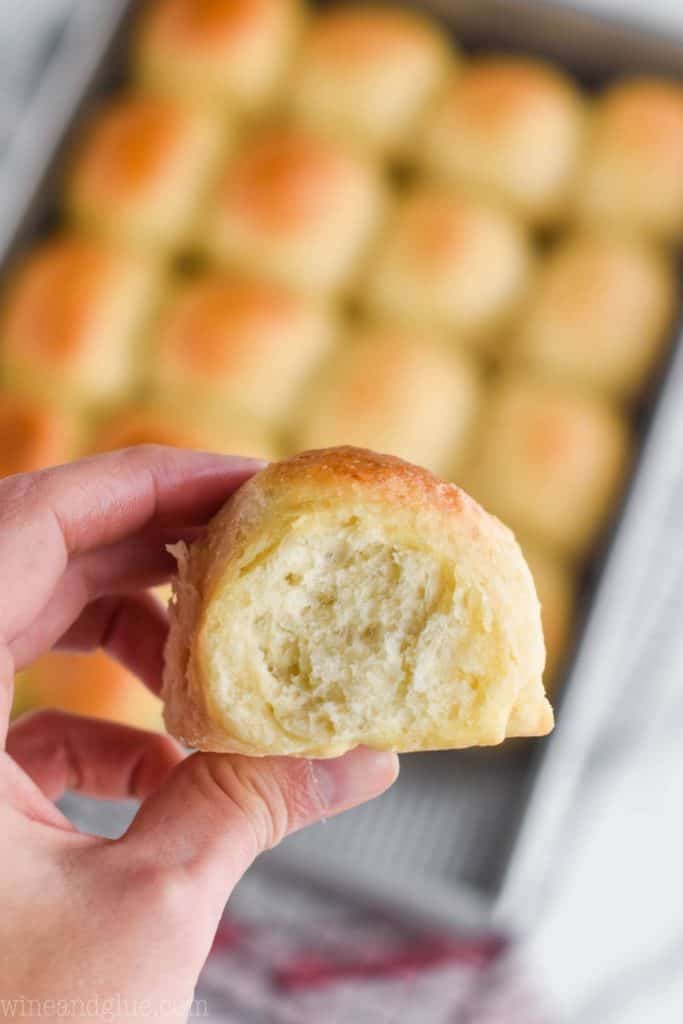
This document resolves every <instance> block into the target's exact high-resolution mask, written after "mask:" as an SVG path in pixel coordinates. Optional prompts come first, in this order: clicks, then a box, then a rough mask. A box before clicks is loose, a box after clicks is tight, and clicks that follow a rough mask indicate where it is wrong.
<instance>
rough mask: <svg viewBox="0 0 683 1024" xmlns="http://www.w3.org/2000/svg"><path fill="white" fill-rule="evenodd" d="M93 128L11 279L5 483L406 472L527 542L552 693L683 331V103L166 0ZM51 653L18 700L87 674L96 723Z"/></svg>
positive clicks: (290, 14) (388, 22) (522, 61)
mask: <svg viewBox="0 0 683 1024" xmlns="http://www.w3.org/2000/svg"><path fill="white" fill-rule="evenodd" d="M79 129H80V130H79V132H78V133H77V138H76V139H75V141H74V143H73V144H72V145H71V147H70V148H69V152H68V154H67V157H66V159H65V161H64V166H63V170H62V188H61V192H60V195H61V197H62V199H61V208H60V217H59V227H58V230H57V231H56V232H55V233H54V234H53V235H52V236H51V237H49V238H47V239H44V240H42V241H40V242H39V243H38V244H37V245H36V246H35V247H34V248H33V249H32V250H31V251H29V252H28V253H24V254H23V255H22V256H21V257H20V258H19V259H18V260H17V262H16V264H15V266H14V267H13V268H12V269H11V271H10V273H9V274H8V276H7V278H6V281H5V283H4V289H3V298H2V306H1V308H0V387H1V388H2V393H1V396H0V475H7V474H10V473H14V472H20V471H24V470H31V469H35V468H39V467H42V466H45V465H50V464H53V463H58V462H63V461H65V460H68V459H70V458H73V457H77V456H80V455H83V454H89V453H93V452H102V451H107V450H111V449H114V448H119V447H125V446H128V445H131V444H136V443H146V442H153V443H163V444H172V445H180V446H188V447H194V448H205V449H211V450H216V451H222V452H237V453H242V454H253V455H258V456H262V457H265V458H269V459H270V458H277V457H279V456H281V455H285V454H288V453H291V452H292V451H295V450H299V449H304V448H311V447H324V446H326V445H330V444H339V443H347V444H358V445H361V446H367V447H371V448H375V449H378V450H381V451H387V452H391V453H394V454H397V455H400V456H403V457H405V458H407V459H409V460H411V461H414V462H417V463H419V464H422V465H425V466H427V467H429V468H430V469H433V470H434V471H435V472H436V473H438V474H439V475H442V476H444V477H445V478H447V479H452V480H455V481H456V482H458V483H460V484H462V485H463V486H464V487H465V488H466V489H467V490H469V491H470V492H471V493H473V494H474V496H475V497H477V498H478V499H480V500H481V501H482V503H483V504H484V505H485V506H486V507H487V508H488V509H489V510H490V511H492V512H494V513H496V514H497V515H499V516H500V518H502V519H503V520H504V521H505V522H507V523H508V524H509V525H510V526H511V527H512V528H513V529H514V530H515V532H516V534H517V535H518V538H519V539H520V542H521V543H522V546H523V547H524V550H525V553H526V555H527V557H528V560H529V562H530V564H531V567H532V571H533V573H534V577H535V579H536V584H537V589H538V591H539V596H540V598H541V603H542V606H543V616H544V628H545V633H546V644H547V647H548V656H549V663H548V675H549V678H550V677H551V676H552V675H554V674H556V673H557V672H558V670H559V666H560V664H561V662H562V659H563V657H564V654H565V652H566V649H567V645H568V642H569V638H570V634H571V622H572V618H573V607H574V604H575V594H576V589H577V584H578V581H579V579H580V577H581V573H582V571H583V568H584V566H585V565H586V563H587V561H588V559H589V558H590V556H591V555H592V553H593V552H594V551H595V549H596V544H597V543H598V542H599V540H600V537H601V534H602V533H603V532H604V529H605V525H606V524H607V523H608V521H609V518H610V515H611V513H612V512H613V509H614V507H615V503H616V501H617V500H618V497H619V494H620V492H621V489H622V487H623V483H624V481H625V478H626V475H627V473H628V467H629V463H630V459H631V451H632V422H633V413H634V411H637V410H638V407H639V404H640V402H641V400H642V398H643V396H644V395H645V393H646V390H647V388H648V385H649V383H650V380H651V378H652V376H653V374H654V373H655V372H656V370H657V367H658V366H659V364H660V363H661V360H662V358H663V355H664V353H665V348H666V345H667V342H668V341H670V340H671V336H672V327H673V320H674V317H675V311H676V305H677V300H678V287H677V284H678V282H677V268H676V257H675V250H676V246H677V245H678V244H679V243H680V242H681V241H682V240H683V86H682V85H681V84H677V83H675V82H673V81H665V80H663V79H661V80H660V79H654V78H645V77H642V78H632V79H628V80H622V81H618V82H615V83H612V84H610V85H609V86H608V87H606V88H605V89H604V90H603V91H601V92H600V93H597V94H591V95H588V94H586V93H584V92H583V91H582V90H581V89H580V88H579V87H578V85H577V84H576V83H575V82H573V81H572V80H571V79H570V78H569V77H568V76H567V75H566V74H564V72H562V71H561V70H559V69H558V68H555V67H553V66H551V65H549V64H547V63H545V62H544V61H541V60H538V59H536V58H531V57H524V56H520V55H509V54H508V55H502V54H476V55H470V56H465V55H464V54H463V53H462V52H461V51H460V49H459V47H458V46H457V45H456V44H455V43H454V41H453V39H452V37H451V36H450V35H447V34H445V33H444V31H442V29H441V28H440V27H439V26H438V25H437V24H436V23H433V22H431V21H430V20H429V19H427V18H426V17H423V16H422V15H417V14H415V13H413V12H411V11H409V10H407V9H405V8H398V7H377V6H375V7H368V6H356V5H354V6H351V5H343V6H335V7H330V8H325V9H321V11H320V12H318V13H313V12H311V11H306V10H304V9H303V8H302V7H301V6H300V5H299V4H298V3H296V2H294V0H154V2H152V3H150V4H145V5H144V8H143V12H142V16H141V17H140V18H139V19H138V21H137V23H136V25H135V26H134V28H133V33H132V47H131V74H130V80H129V83H128V85H127V86H126V88H125V90H123V91H122V92H121V93H120V94H118V95H116V96H114V97H110V98H109V99H108V100H107V101H106V103H105V104H103V105H101V106H99V107H98V108H97V109H95V110H92V111H90V112H89V114H88V116H87V117H86V118H85V121H84V123H83V124H82V125H80V126H79ZM94 657H96V658H101V656H99V655H97V656H94ZM58 660H59V659H58ZM54 661H55V658H54V656H53V657H52V658H50V657H48V659H47V660H44V661H43V662H42V663H40V664H39V665H38V666H35V667H34V668H33V669H31V670H30V671H29V672H28V673H27V675H26V680H27V682H26V683H25V684H24V688H23V690H21V689H20V698H21V699H20V704H21V703H22V702H23V704H24V705H27V704H36V703H41V702H43V699H44V697H43V696H41V695H42V694H43V691H45V692H46V693H48V696H47V698H45V699H47V700H50V699H51V700H52V701H53V702H54V700H55V693H56V690H55V683H54V680H55V679H56V678H63V679H64V686H63V690H64V694H66V693H67V691H69V693H72V691H73V693H72V696H71V697H68V698H67V696H64V697H63V704H64V706H69V707H71V706H72V705H73V704H74V701H75V703H76V706H77V709H79V710H80V709H81V708H80V706H79V705H78V701H77V700H76V697H77V696H78V694H79V693H81V692H82V690H83V680H82V677H83V671H82V669H81V668H80V667H79V666H80V665H81V662H80V661H79V660H78V659H76V660H75V661H74V660H73V659H62V660H59V665H58V666H55V664H54ZM65 666H67V667H65ZM69 666H70V667H69ZM98 671H101V672H104V671H105V668H104V667H103V666H100V668H99V669H98ZM117 671H118V669H116V668H115V667H113V666H111V665H108V666H107V668H106V672H107V673H109V675H111V674H112V673H113V672H117ZM119 674H120V675H121V677H122V678H123V676H122V670H121V672H120V673H119ZM46 680H51V682H46ZM74 680H81V681H80V682H78V683H77V682H74ZM67 683H68V685H67ZM129 685H130V686H132V684H130V683H129V682H128V681H127V682H126V685H125V686H124V687H123V690H122V692H123V691H126V692H127V690H126V687H127V686H129ZM121 686H123V683H121ZM107 692H108V693H109V694H116V693H118V692H119V691H118V689H117V686H115V685H114V684H113V683H112V684H111V685H110V686H109V687H108V689H107ZM131 692H132V691H131ZM22 693H23V697H22V696H21V694H22ZM135 693H136V696H135V700H133V701H132V703H131V704H130V706H128V704H127V702H126V700H123V702H122V708H123V711H122V715H123V717H128V718H131V717H132V718H133V719H135V720H143V719H144V721H145V722H147V721H148V716H149V715H151V716H152V718H156V717H158V708H157V706H156V704H153V703H149V701H151V698H146V697H145V701H147V703H144V702H143V703H144V709H143V703H141V701H142V698H141V697H140V695H139V693H137V690H135ZM50 694H51V697H50ZM74 695H75V696H74ZM103 699H104V698H103ZM109 703H111V701H110V702H109ZM133 708H137V710H135V711H134V710H132V709H133ZM87 710H92V708H90V707H88V708H87ZM102 713H105V714H107V715H110V716H113V717H117V716H118V712H117V711H116V708H112V707H110V706H109V704H107V706H106V708H105V709H104V710H103V711H102Z"/></svg>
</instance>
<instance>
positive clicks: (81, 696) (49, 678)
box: [13, 651, 163, 730]
mask: <svg viewBox="0 0 683 1024" xmlns="http://www.w3.org/2000/svg"><path fill="white" fill-rule="evenodd" d="M37 708H57V709H58V710H60V711H68V712H71V713H72V714H75V715H89V716H90V717H92V718H106V719H108V720H109V721H112V722H121V723H123V724H124V725H132V726H135V727H137V728H140V729H159V730H162V729H163V723H162V721H161V701H160V700H159V698H158V697H156V696H155V695H154V694H153V693H152V692H151V691H150V690H148V689H147V687H146V686H144V685H143V684H142V683H141V682H140V680H139V679H137V678H136V677H135V676H134V675H133V674H132V673H130V672H128V671H126V669H125V668H123V667H122V666H121V665H119V664H118V662H116V661H114V660H113V659H112V658H109V657H107V655H106V654H104V653H103V652H102V651H93V652H91V653H88V654H66V653H62V652H59V653H52V654H45V655H43V657H42V658H39V659H38V661H36V662H34V663H33V664H32V665H31V666H30V667H29V668H27V669H26V670H25V671H24V672H22V673H21V674H20V675H18V676H17V679H16V686H15V700H14V706H13V713H14V714H15V715H16V714H21V713H22V712H24V711H32V710H35V709H37Z"/></svg>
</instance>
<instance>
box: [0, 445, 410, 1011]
mask: <svg viewBox="0 0 683 1024" xmlns="http://www.w3.org/2000/svg"><path fill="white" fill-rule="evenodd" d="M258 468H259V465H258V463H254V462H251V461H249V460H245V459H237V458H225V457H219V456H213V455H205V454H201V453H193V452H183V451H178V450H173V449H164V448H154V447H141V448H136V449H129V450H127V451H123V452H115V453H113V454H111V455H105V456H102V457H98V458H93V459H87V460H85V461H83V462H80V463H75V464H73V465H71V466H65V467H60V468H57V469H54V470H48V471H46V472H43V473H36V474H30V475H25V476H17V477H12V478H9V479H7V480H5V481H2V482H0V579H2V588H1V589H0V746H2V747H4V746H5V739H6V750H4V749H2V750H0V866H1V868H0V908H1V911H0V1001H1V1000H2V999H4V1000H11V999H15V1000H18V1001H19V1002H18V1003H17V1004H15V1006H21V1005H22V1004H21V1000H24V1003H23V1005H24V1015H27V1014H26V1006H27V1005H28V1002H27V1001H28V1000H39V1001H42V1002H41V1009H40V1015H41V1017H42V1018H43V1019H50V1017H51V1016H54V1017H55V1019H63V1017H64V1015H65V1013H64V1007H66V1008H67V1009H68V1010H69V1012H70V1013H71V1014H72V1015H74V1014H75V1013H76V1012H77V1011H78V1009H79V1008H81V1009H83V1008H84V1007H85V1008H86V1010H85V1015H86V1016H87V1017H88V1019H92V1018H94V1017H96V1016H97V1012H96V1011H99V1013H100V1015H101V1016H104V1017H105V1019H107V1020H129V1019H132V1018H133V1017H134V1016H135V1015H136V1014H137V1015H140V1013H141V1011H140V1006H142V1005H144V1007H150V1008H151V1009H150V1010H149V1013H150V1015H152V1014H155V1013H156V1014H157V1015H158V1016H161V1017H162V1018H163V1017H171V1016H172V1015H174V1014H175V1016H177V1015H178V1012H180V1011H181V1008H182V1007H183V1005H185V1006H188V1005H189V1001H190V1000H191V998H192V993H193V991H194V987H195V984H196V981H197V977H198V975H199V971H200V969H201V967H202V964H203V963H204V960H205V958H206V956H207V954H208V952H209V949H210V947H211V943H212V940H213V936H214V933H215V930H216V928H217V925H218V922H219V919H220V915H221V912H222V910H223V907H224V904H225V901H226V899H227V898H228V896H229V895H230V892H231V890H232V888H233V886H234V885H235V883H236V882H237V880H238V879H239V878H240V876H241V875H242V874H243V872H244V871H245V870H246V868H247V867H248V866H249V865H250V864H251V862H252V861H253V860H254V858H255V857H256V856H257V854H259V853H260V852H261V851H263V850H265V849H267V848H268V847H271V846H273V845H274V844H275V843H277V842H279V841H280V839H282V837H283V836H284V835H286V834H287V833H288V832H291V831H292V830H294V829H298V828H300V827H301V826H303V825H307V824H309V823H310V822H313V821H316V820H317V819H319V818H321V817H323V816H328V815H331V814H335V813H337V812H338V811H341V810H344V809H345V808H348V807H351V806H352V805H354V804H357V803H360V802H361V801H363V800H366V799H368V798H370V797H372V796H374V795H376V794H378V793H380V792H382V791H383V790H384V789H385V788H386V787H387V786H389V785H390V783H391V782H392V781H393V780H394V778H395V776H396V773H397V761H396V758H395V757H394V756H393V755H389V754H376V753H372V752H371V751H368V750H362V749H359V750H357V751H354V752H352V753H351V754H347V755H346V756H344V757H342V758H339V759H337V760H333V761H327V762H324V761H321V762H315V763H314V762H310V761H306V760H297V759H286V758H265V759H256V758H253V759H252V758H246V757H237V756H235V757H233V756H229V755H225V754H195V755H193V756H191V757H188V758H185V757H184V754H183V752H182V750H181V749H180V748H179V746H178V745H177V744H176V743H175V742H174V741H172V740H171V739H170V738H169V737H167V736H161V735H155V734H151V733H145V732H141V731H139V730H136V729H130V728H127V727H123V726H120V725H114V724H111V723H107V722H101V721H90V720H87V719H83V718H78V717H76V716H72V715H65V714H59V713H57V712H52V711H43V712H38V713H36V714H33V715H28V716H25V717H24V718H23V719H20V720H19V721H18V722H17V723H16V724H15V725H14V726H13V727H12V728H11V729H10V730H9V733H8V732H7V725H8V719H9V710H10V705H11V691H12V682H13V676H14V672H15V670H17V669H20V668H21V667H22V666H24V665H25V664H27V663H28V662H30V661H31V660H32V659H33V658H35V657H36V656H37V655H38V654H40V653H41V652H42V651H43V650H45V649H47V648H50V647H52V646H55V645H56V646H59V647H69V648H71V649H74V648H75V649H92V648H96V647H98V646H101V647H103V648H105V649H106V650H107V651H109V653H110V654H111V655H113V656H114V657H115V658H117V659H118V660H120V661H121V662H123V663H125V664H126V665H127V666H128V667H129V668H131V669H132V670H134V671H135V672H137V673H138V675H139V676H140V677H141V678H142V679H143V680H144V681H145V682H146V683H147V685H149V686H150V687H152V688H153V689H155V690H157V691H158V689H159V686H160V682H161V671H162V654H163V644H164V639H165V634H166V628H167V626H166V619H165V614H164V612H163V610H162V609H161V607H160V606H158V605H157V604H156V603H155V602H154V601H153V599H152V598H150V597H149V596H148V595H147V594H146V593H145V592H144V588H147V587H149V586H151V585H153V584H156V583H159V582H162V581H163V580H165V579H167V578H168V577H169V576H170V575H171V573H172V571H173V563H172V559H171V558H170V557H169V555H168V554H167V553H166V550H165V544H166V543H168V542H170V541H174V540H178V539H179V538H181V537H183V538H186V539H187V538H191V537H192V536H194V535H195V534H196V533H197V532H198V530H200V529H201V527H202V526H203V524H204V523H205V522H206V520H207V519H208V517H209V516H210V515H212V514H213V512H215V511H216V509H217V508H218V507H219V506H220V505H221V504H222V503H223V501H225V499H226V498H227V497H228V495H229V494H230V493H231V491H234V490H235V489H236V488H237V487H238V486H239V485H240V484H241V483H242V482H243V481H244V480H245V479H246V478H247V477H248V476H250V475H251V474H252V473H253V472H254V471H255V470H256V469H258ZM67 788H69V789H72V790H78V791H80V792H82V793H88V794H92V795H97V796H102V797H111V798H114V797H129V796H132V797H137V798H139V799H141V800H142V801H143V802H142V806H141V808H140V810H139V812H138V814H137V816H136V818H135V820H134V822H133V823H132V825H131V827H130V828H129V830H128V832H127V833H126V834H125V835H124V836H123V837H122V838H121V839H119V840H116V841H111V840H104V839H100V838H97V837H94V836H88V835H83V834H81V833H79V832H77V831H76V830H75V829H74V828H73V827H72V826H71V825H70V824H69V822H68V821H67V820H66V819H65V818H64V816H63V815H62V814H61V813H60V812H59V811H58V810H57V808H56V807H55V806H54V805H53V803H52V800H54V799H55V798H56V797H58V796H59V795H60V794H61V793H62V792H63V791H64V790H65V789H67ZM49 1000H53V1001H55V1002H54V1003H52V1004H51V1003H50V1002H49ZM59 1000H62V1001H63V1002H62V1003H61V1004H58V1003H57V1002H56V1001H59ZM32 1005H33V1006H34V1007H35V1005H36V1004H35V1003H34V1004H32ZM10 1012H11V1011H10ZM14 1012H15V1013H16V1015H17V1016H18V1015H19V1010H18V1009H15V1011H14ZM33 1012H34V1013H35V1010H34V1011H33ZM4 1013H5V1015H7V1016H9V1013H8V1012H7V1004H6V1006H5V1011H4ZM2 1015H3V1008H2V1004H1V1002H0V1016H2Z"/></svg>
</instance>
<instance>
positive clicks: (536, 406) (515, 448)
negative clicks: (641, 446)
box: [467, 374, 629, 556]
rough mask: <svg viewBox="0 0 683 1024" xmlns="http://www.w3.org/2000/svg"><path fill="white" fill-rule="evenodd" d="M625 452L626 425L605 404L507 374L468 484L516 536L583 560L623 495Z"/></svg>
mask: <svg viewBox="0 0 683 1024" xmlns="http://www.w3.org/2000/svg"><path fill="white" fill-rule="evenodd" d="M628 452H629V433H628V430H627V427H626V423H625V421H624V420H623V419H622V418H621V417H620V416H619V415H618V414H617V413H616V412H615V411H613V410H612V409H611V408H610V406H608V405H607V404H606V403H603V402H601V401H599V400H598V399H595V398H592V397H590V396H586V395H580V394H572V393H571V392H569V391H567V390H564V389H563V388H560V387H556V386H553V385H551V384H550V383H549V382H548V381H545V380H533V379H531V378H527V377H524V376H522V375H518V374H508V375H506V376H504V377H503V378H502V379H501V380H500V382H499V383H498V385H497V387H496V389H495V391H494V394H493V396H492V398H491V399H490V401H489V406H488V410H487V416H486V422H485V424H484V428H483V436H482V438H481V439H480V446H479V447H478V450H476V455H475V463H474V467H473V469H472V470H471V474H470V476H469V477H468V479H467V483H468V485H469V487H470V489H471V490H472V493H473V494H474V495H475V496H476V498H477V500H478V501H481V502H483V503H484V504H485V505H486V507H487V508H490V509H491V511H492V512H493V513H494V514H495V515H498V516H500V517H501V518H502V519H503V520H504V521H505V522H506V523H508V524H509V525H510V526H511V527H512V528H513V530H519V531H521V532H522V533H524V534H525V535H527V536H529V537H531V539H532V540H536V541H538V542H540V543H543V544H545V545H547V546H548V547H550V548H551V549H555V550H557V551H559V552H562V553H564V554H568V555H572V556H581V555H584V554H586V553H587V551H588V550H589V548H590V546H591V545H592V543H593V542H594V541H595V539H596V537H597V535H598V534H599V532H600V529H601V527H602V526H603V525H604V523H605V521H606V519H607V516H608V515H609V513H610V512H611V510H612V508H613V506H614V503H615V501H616V499H617V497H618V495H619V491H620V487H621V484H622V481H623V478H624V471H625V468H626V463H627V457H628Z"/></svg>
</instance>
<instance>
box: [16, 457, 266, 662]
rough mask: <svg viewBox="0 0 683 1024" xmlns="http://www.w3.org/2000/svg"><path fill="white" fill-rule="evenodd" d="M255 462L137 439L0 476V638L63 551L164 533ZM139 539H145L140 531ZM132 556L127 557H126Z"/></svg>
mask: <svg viewBox="0 0 683 1024" xmlns="http://www.w3.org/2000/svg"><path fill="white" fill-rule="evenodd" d="M261 465H262V463H259V462H256V461H254V460H249V459H240V458H234V457H225V456H219V455H208V454H206V453H202V452H190V451H183V450H181V449H175V448H161V447H157V446H147V445H144V446H141V447H139V448H130V449H126V450H125V451H121V452H112V453H110V454H107V455H102V456H98V457H96V458H92V459H85V460H83V461H81V462H76V463H72V464H71V465H68V466H60V467H57V468H56V469H52V470H46V471H44V472H41V473H33V474H28V475H25V476H19V477H11V478H8V479H7V480H5V481H2V482H0V566H2V572H3V579H4V580H5V581H10V585H9V586H5V587H4V588H3V592H2V594H0V638H4V639H5V640H6V641H7V642H11V641H12V640H14V639H15V637H16V636H17V635H18V634H19V633H20V632H21V631H22V630H24V629H26V628H27V627H28V624H29V623H30V622H31V621H32V620H33V618H34V617H35V616H36V615H37V613H38V611H40V610H41V609H42V608H43V607H44V605H45V604H46V603H47V602H48V601H49V599H50V596H51V594H52V592H53V590H54V588H55V586H56V585H57V582H58V580H59V579H60V577H61V575H62V574H63V572H64V571H65V569H66V567H67V565H68V563H69V560H70V559H72V558H75V557H76V556H79V555H83V554H84V553H85V552H93V551H95V550H96V549H98V548H108V547H110V546H115V545H117V544H119V543H120V542H122V541H124V539H125V538H129V537H134V536H135V535H137V534H140V533H141V531H145V530H146V529H150V528H151V527H152V526H153V527H154V528H155V529H156V530H157V531H158V532H159V535H158V538H157V542H156V557H157V558H158V559H159V560H160V562H162V563H163V565H162V566H161V568H162V571H163V566H164V565H165V566H166V568H168V564H169V563H168V558H167V555H166V554H165V552H164V546H163V533H164V531H169V530H170V531H172V532H175V533H178V531H179V530H182V529H183V528H185V527H191V526H196V525H200V524H202V523H204V522H205V521H206V520H207V518H208V517H209V516H210V515H212V514H213V512H215V511H216V510H217V508H219V507H220V505H221V504H222V503H223V502H224V501H225V499H226V498H227V497H228V496H229V495H230V493H232V491H234V490H235V489H236V488H237V487H239V485H240V484H241V483H243V482H244V480H246V479H247V478H248V477H249V476H251V475H252V474H253V473H254V472H255V471H256V470H257V469H258V468H260V466H261ZM144 542H145V543H146V544H147V545H148V546H152V541H151V537H150V536H149V535H147V536H146V537H145V538H144ZM133 561H134V559H133Z"/></svg>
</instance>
